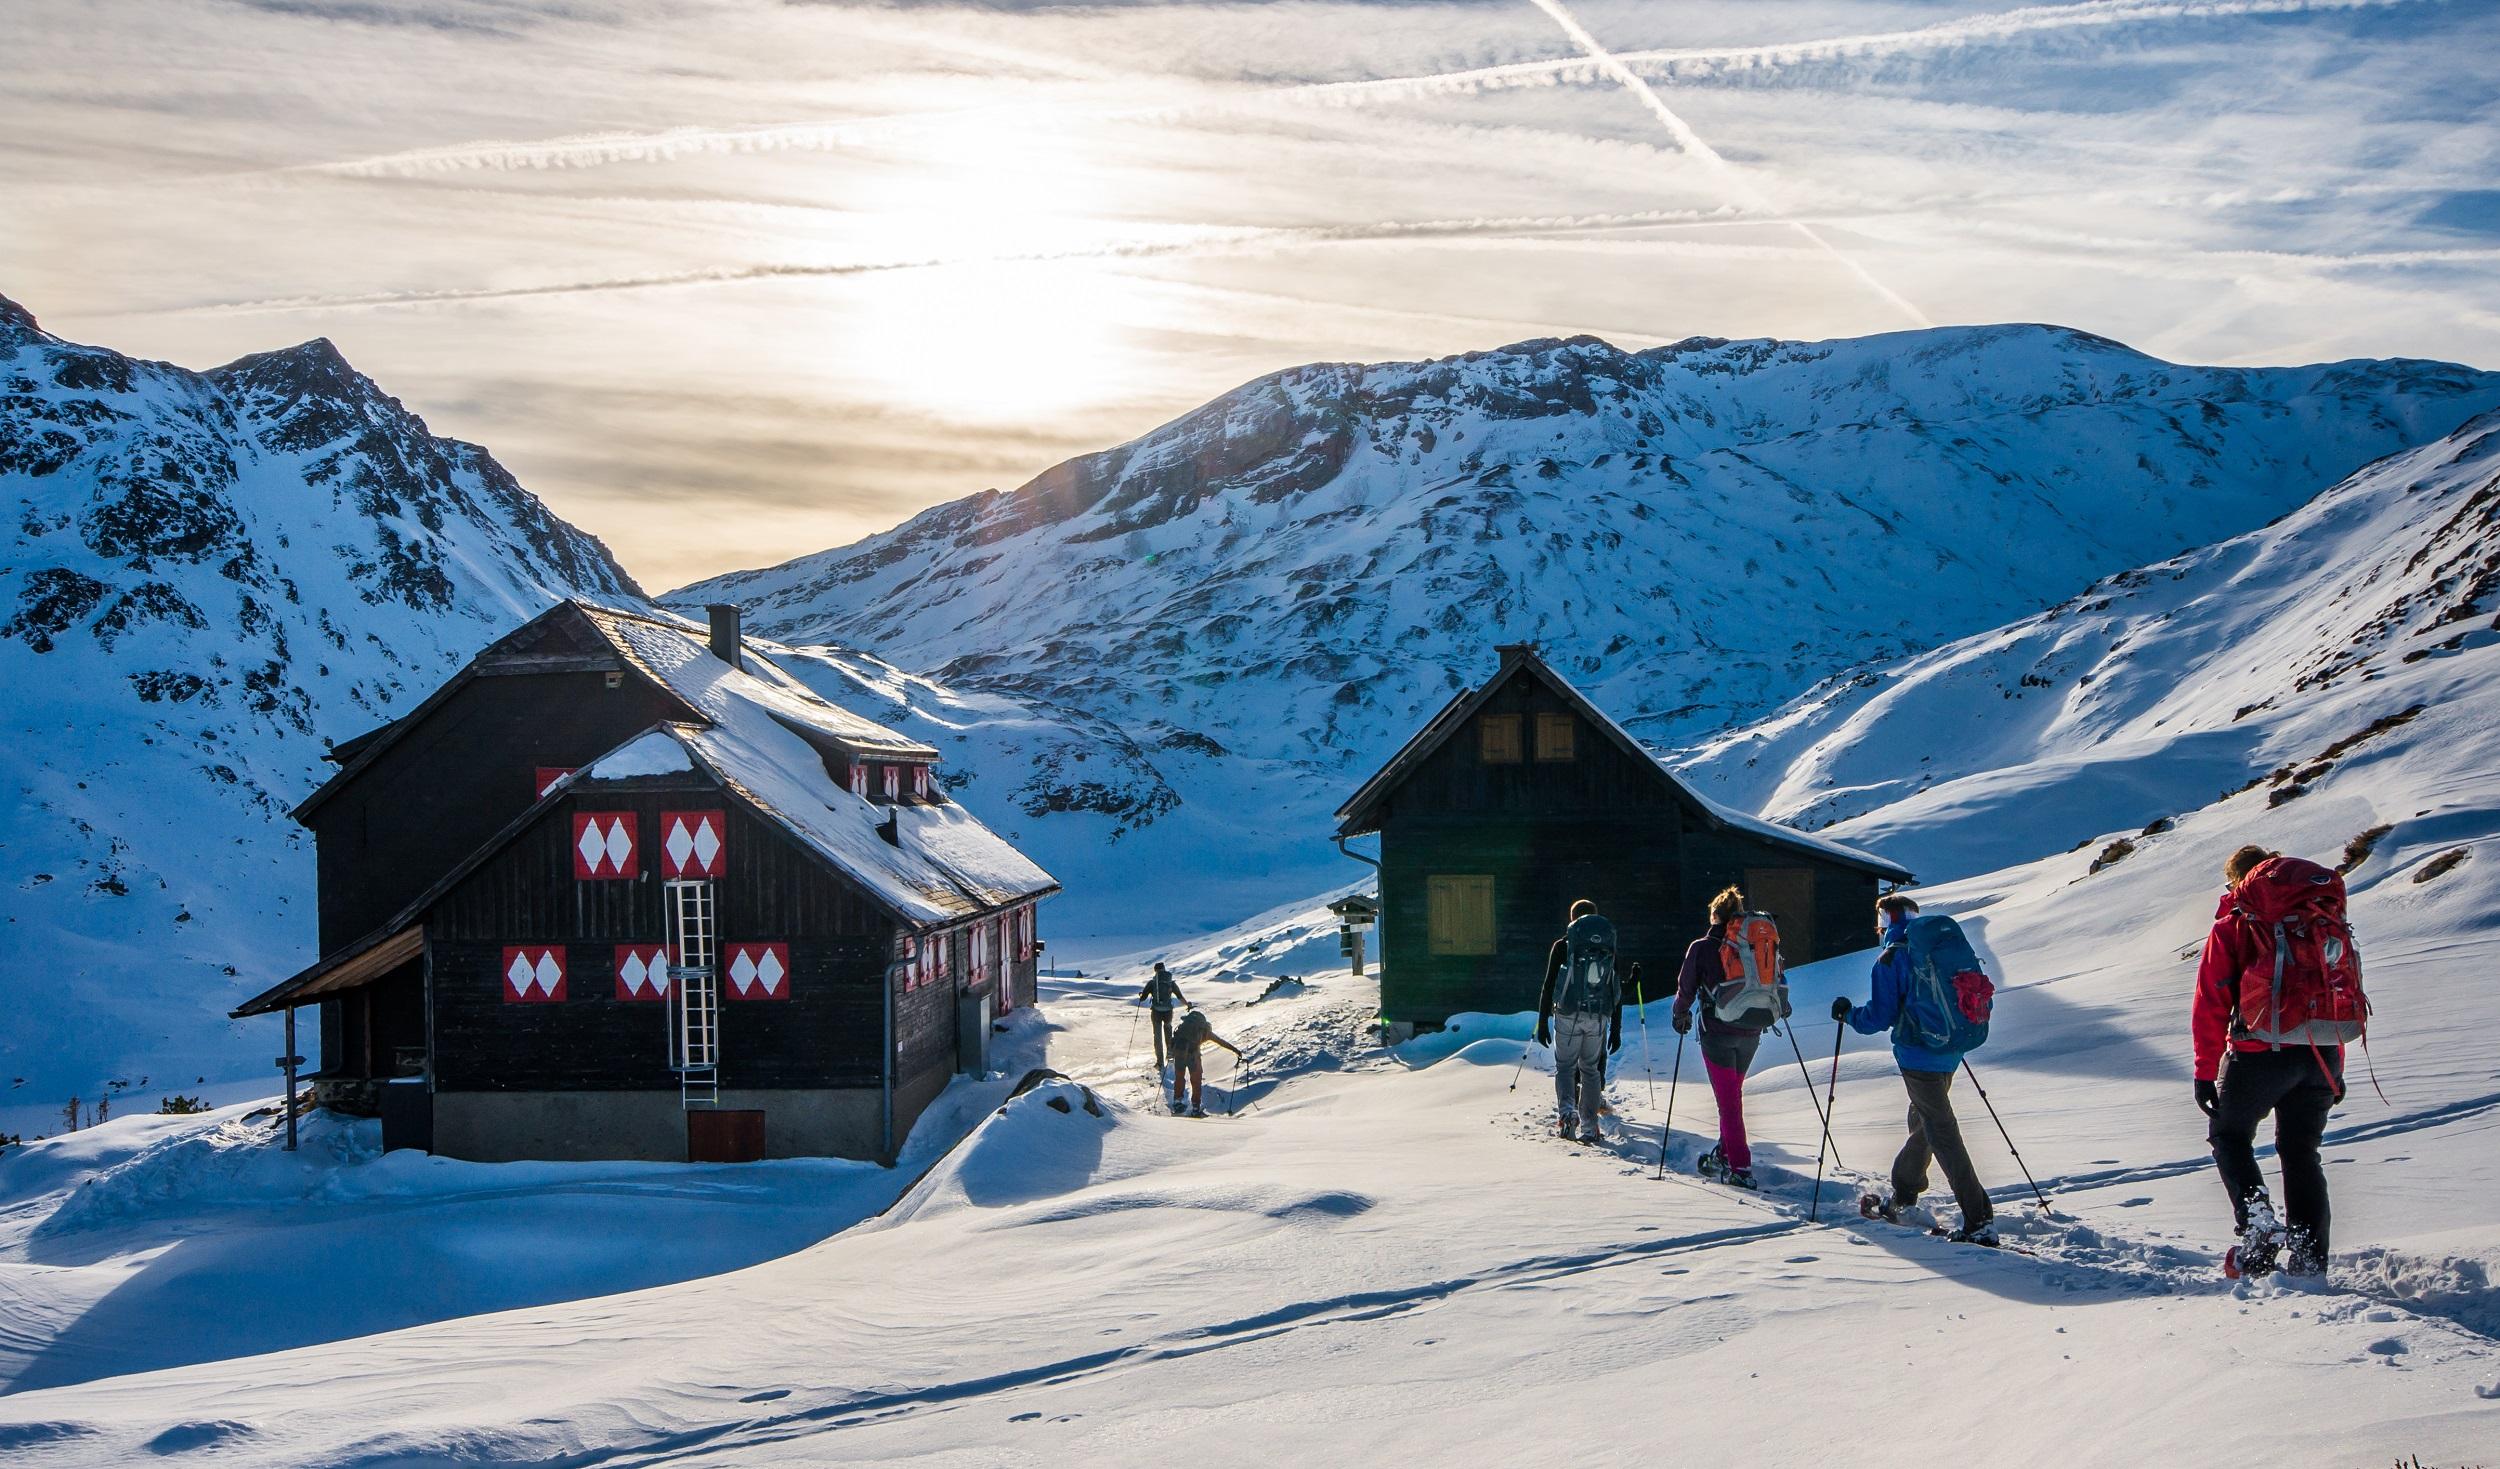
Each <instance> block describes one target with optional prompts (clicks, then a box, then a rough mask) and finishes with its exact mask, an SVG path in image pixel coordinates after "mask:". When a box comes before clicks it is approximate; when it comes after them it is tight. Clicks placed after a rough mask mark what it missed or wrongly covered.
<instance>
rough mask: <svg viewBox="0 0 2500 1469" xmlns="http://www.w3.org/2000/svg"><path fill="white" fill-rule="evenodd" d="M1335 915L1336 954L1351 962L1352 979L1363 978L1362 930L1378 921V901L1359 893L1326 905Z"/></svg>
mask: <svg viewBox="0 0 2500 1469" xmlns="http://www.w3.org/2000/svg"><path fill="white" fill-rule="evenodd" d="M1328 911H1329V912H1331V913H1334V914H1336V915H1337V952H1338V953H1340V954H1343V955H1345V956H1346V958H1347V959H1348V960H1350V961H1352V964H1353V967H1354V977H1355V978H1357V979H1360V978H1362V977H1363V930H1365V929H1367V928H1369V927H1371V926H1372V925H1373V924H1374V923H1376V922H1378V921H1379V920H1380V904H1379V902H1378V900H1376V899H1372V898H1367V897H1364V896H1363V895H1362V894H1360V893H1356V894H1353V895H1351V896H1348V897H1343V898H1339V899H1338V900H1337V901H1335V902H1333V903H1331V904H1329V905H1328Z"/></svg>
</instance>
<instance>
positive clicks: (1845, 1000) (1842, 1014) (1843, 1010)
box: [1832, 995, 1857, 1020]
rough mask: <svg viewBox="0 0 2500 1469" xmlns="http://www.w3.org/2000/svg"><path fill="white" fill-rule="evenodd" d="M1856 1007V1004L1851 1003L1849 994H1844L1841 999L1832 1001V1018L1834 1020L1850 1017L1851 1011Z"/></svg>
mask: <svg viewBox="0 0 2500 1469" xmlns="http://www.w3.org/2000/svg"><path fill="white" fill-rule="evenodd" d="M1856 1008H1857V1007H1856V1006H1855V1005H1852V1004H1850V1003H1849V997H1848V996H1847V995H1842V996H1841V997H1840V998H1839V999H1837V1000H1834V1001H1832V1018H1833V1019H1834V1020H1846V1019H1848V1018H1849V1012H1850V1011H1851V1010H1854V1009H1856Z"/></svg>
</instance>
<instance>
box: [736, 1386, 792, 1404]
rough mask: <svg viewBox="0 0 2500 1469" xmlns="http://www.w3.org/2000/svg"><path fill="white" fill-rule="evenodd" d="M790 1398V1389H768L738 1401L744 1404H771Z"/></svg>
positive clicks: (752, 1393) (750, 1394) (749, 1394)
mask: <svg viewBox="0 0 2500 1469" xmlns="http://www.w3.org/2000/svg"><path fill="white" fill-rule="evenodd" d="M788 1396H790V1389H788V1388H786V1387H768V1388H766V1389H764V1390H763V1391H762V1392H751V1393H748V1394H747V1395H746V1396H745V1397H742V1398H740V1399H738V1401H739V1402H742V1403H770V1402H777V1401H779V1400H780V1399H782V1398H786V1397H788Z"/></svg>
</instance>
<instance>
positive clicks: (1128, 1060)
mask: <svg viewBox="0 0 2500 1469" xmlns="http://www.w3.org/2000/svg"><path fill="white" fill-rule="evenodd" d="M1145 1013H1146V1012H1145V1011H1143V1010H1131V1011H1130V1012H1128V1044H1127V1045H1125V1046H1122V1047H1121V1048H1120V1069H1121V1070H1122V1071H1126V1070H1128V1069H1129V1068H1130V1067H1131V1066H1134V1065H1136V1064H1137V1021H1138V1017H1140V1016H1142V1015H1144V1014H1145Z"/></svg>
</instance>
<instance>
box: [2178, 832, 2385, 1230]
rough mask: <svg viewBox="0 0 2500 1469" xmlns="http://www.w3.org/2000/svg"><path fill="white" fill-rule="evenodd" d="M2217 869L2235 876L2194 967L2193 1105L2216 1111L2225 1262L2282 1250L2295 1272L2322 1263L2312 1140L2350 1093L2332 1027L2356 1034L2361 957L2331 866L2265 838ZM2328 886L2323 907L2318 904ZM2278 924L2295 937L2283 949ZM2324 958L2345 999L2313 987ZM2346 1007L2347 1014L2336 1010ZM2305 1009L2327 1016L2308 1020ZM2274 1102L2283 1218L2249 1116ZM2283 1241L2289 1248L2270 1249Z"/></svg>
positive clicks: (2321, 1200) (2321, 1201) (2322, 1187)
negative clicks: (2353, 950)
mask: <svg viewBox="0 0 2500 1469" xmlns="http://www.w3.org/2000/svg"><path fill="white" fill-rule="evenodd" d="M2222 871H2223V876H2224V877H2225V878H2226V879H2227V880H2228V881H2229V882H2230V885H2231V886H2230V889H2229V891H2227V892H2225V893H2224V894H2223V895H2222V903H2221V906H2220V907H2219V908H2217V909H2216V910H2215V913H2214V926H2213V931H2212V932H2211V933H2209V934H2207V935H2206V937H2205V957H2204V961H2203V962H2202V963H2201V964H2199V965H2198V966H2197V971H2196V1007H2195V1014H2194V1025H2193V1029H2194V1032H2195V1042H2196V1105H2197V1106H2198V1107H2199V1108H2200V1109H2202V1110H2203V1111H2204V1113H2205V1115H2206V1116H2207V1117H2209V1118H2211V1119H2212V1121H2211V1123H2210V1124H2209V1125H2208V1128H2207V1131H2206V1136H2207V1138H2208V1140H2209V1141H2211V1142H2212V1144H2213V1150H2214V1166H2215V1167H2216V1168H2217V1169H2218V1170H2220V1172H2221V1174H2222V1183H2223V1187H2224V1188H2225V1189H2227V1190H2228V1191H2229V1192H2230V1195H2231V1217H2232V1221H2233V1223H2234V1225H2235V1226H2236V1228H2237V1229H2238V1231H2239V1234H2240V1238H2241V1244H2240V1245H2239V1246H2238V1247H2237V1248H2235V1249H2234V1250H2233V1251H2232V1252H2231V1254H2230V1256H2229V1257H2227V1258H2226V1260H2225V1262H2224V1268H2225V1269H2226V1270H2227V1271H2229V1272H2230V1273H2231V1274H2234V1275H2240V1274H2263V1273H2264V1272H2266V1271H2268V1270H2271V1269H2273V1268H2275V1266H2276V1265H2277V1264H2278V1263H2281V1264H2283V1265H2284V1266H2285V1267H2286V1268H2288V1269H2289V1270H2291V1271H2292V1272H2293V1273H2295V1274H2302V1275H2318V1274H2323V1273H2324V1272H2325V1270H2326V1259H2327V1239H2328V1224H2329V1210H2328V1207H2327V1195H2326V1170H2325V1169H2324V1168H2323V1167H2321V1166H2320V1165H2319V1162H2318V1150H2319V1147H2320V1146H2321V1143H2322V1140H2323V1136H2324V1134H2325V1132H2326V1117H2327V1113H2328V1111H2329V1110H2330V1109H2332V1108H2333V1107H2334V1106H2335V1104H2336V1103H2338V1102H2340V1101H2342V1100H2343V1099H2344V1048H2343V1046H2342V1045H2341V1044H2339V1043H2337V1042H2336V1041H2335V1040H2334V1039H2332V1037H2335V1036H2339V1035H2342V1034H2354V1035H2357V1034H2359V1028H2358V1024H2357V1021H2358V1019H2359V1017H2360V1016H2361V1015H2362V1014H2365V1013H2366V1005H2365V1004H2363V1003H2362V1002H2361V1000H2360V990H2359V980H2360V970H2359V962H2358V959H2357V957H2350V956H2349V948H2350V934H2349V931H2348V930H2346V929H2344V928H2343V898H2344V892H2343V882H2342V880H2341V879H2340V878H2337V877H2336V876H2335V874H2334V873H2333V872H2332V871H2331V870H2330V869H2326V868H2322V867H2318V866H2317V865H2316V864H2314V863H2309V862H2303V861H2301V860H2300V859H2298V858H2286V857H2281V856H2279V855H2277V854H2276V853H2273V852H2269V851H2267V850H2266V849H2265V848H2263V847H2242V848H2240V849H2239V850H2238V851H2236V852H2233V853H2232V854H2231V856H2230V859H2229V860H2228V861H2227V862H2225V863H2224V864H2223V869H2222ZM2330 892H2331V895H2332V907H2331V911H2330V910H2329V909H2327V908H2325V907H2323V906H2317V905H2320V904H2323V903H2324V902H2325V901H2326V898H2327V895H2328V894H2329V893H2330ZM2286 923H2288V924H2289V925H2290V926H2289V929H2288V935H2289V936H2288V938H2285V939H2283V940H2282V947H2281V949H2280V950H2279V951H2278V936H2279V935H2284V934H2286V932H2287V929H2286V927H2285V925H2286ZM2339 934H2340V935H2341V936H2342V938H2341V945H2342V947H2340V948H2339V947H2338V940H2337V937H2336V936H2337V935H2339ZM2321 945H2323V948H2321ZM2322 961H2323V964H2324V972H2327V973H2329V974H2330V975H2332V973H2333V971H2334V970H2335V969H2336V967H2337V966H2338V965H2343V964H2347V963H2348V964H2349V969H2350V974H2349V983H2348V987H2349V993H2350V998H2349V1001H2343V1002H2339V1003H2340V1008H2333V1007H2329V1006H2326V1005H2322V1004H2321V1003H2319V1002H2318V1001H2316V1000H2314V999H2312V998H2309V996H2313V995H2315V994H2317V993H2320V991H2319V990H2318V988H2317V983H2316V982H2315V981H2313V980H2311V979H2309V978H2306V977H2305V976H2306V975H2309V974H2312V973H2316V972H2321V971H2320V969H2319V966H2320V964H2321V962H2322ZM2286 994H2289V995H2291V996H2293V1004H2294V1006H2295V1007H2296V1008H2297V1012H2298V1013H2296V1014H2295V1015H2293V1016H2291V1017H2290V1018H2289V1019H2288V1020H2287V1019H2286V1017H2285V1016H2284V1015H2283V1014H2282V1013H2281V1012H2282V1011H2283V1010H2284V1008H2285V1000H2284V998H2283V996H2284V995H2286ZM2345 1011H2349V1012H2350V1019H2349V1020H2345V1019H2339V1018H2338V1017H2339V1016H2341V1015H2342V1014H2343V1013H2344V1012H2345ZM2313 1015H2317V1016H2323V1017H2325V1018H2321V1019H2318V1020H2315V1021H2314V1022H2313V1021H2312V1020H2311V1018H2310V1017H2311V1016H2313ZM2226 1051H2227V1053H2228V1056H2229V1065H2228V1067H2227V1068H2226V1067H2225V1066H2224V1056H2225V1053H2226ZM2269 1113H2271V1114H2272V1115H2273V1117H2274V1149H2275V1156H2276V1157H2277V1158H2278V1159H2280V1160H2281V1162H2282V1165H2283V1202H2284V1205H2285V1215H2286V1216H2287V1217H2284V1218H2282V1219H2281V1220H2280V1221H2279V1222H2278V1220H2277V1219H2276V1216H2275V1213H2274V1204H2273V1201H2272V1199H2270V1198H2269V1197H2268V1196H2267V1194H2266V1180H2265V1174H2264V1173H2262V1172H2261V1171H2259V1169H2258V1167H2257V1155H2256V1147H2255V1144H2256V1137H2257V1124H2258V1123H2260V1122H2262V1121H2263V1120H2265V1118H2266V1116H2267V1114H2269ZM2252 1224H2253V1227H2252ZM2286 1247H2288V1254H2289V1258H2288V1259H2287V1260H2281V1261H2278V1259H2277V1254H2278V1251H2282V1250H2284V1249H2285V1248H2286Z"/></svg>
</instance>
